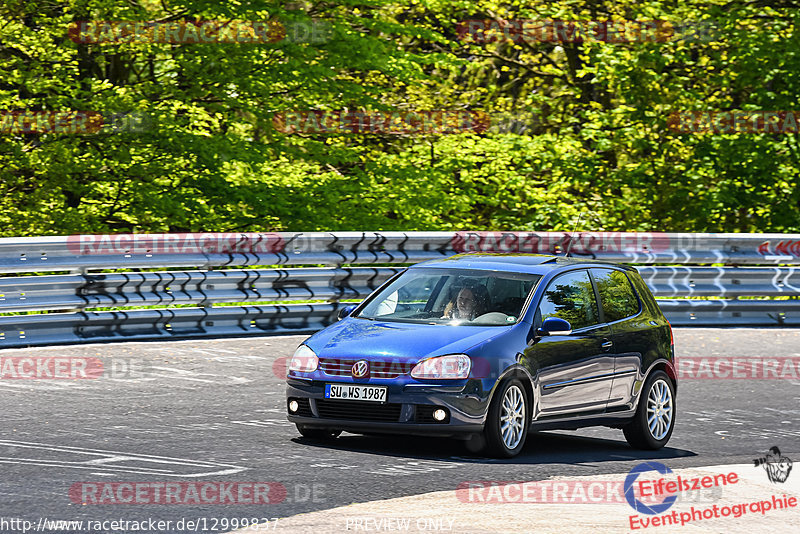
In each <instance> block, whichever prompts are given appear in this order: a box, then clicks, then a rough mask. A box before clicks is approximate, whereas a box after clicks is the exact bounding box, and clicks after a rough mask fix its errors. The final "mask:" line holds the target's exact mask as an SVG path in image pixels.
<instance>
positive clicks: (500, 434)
mask: <svg viewBox="0 0 800 534" xmlns="http://www.w3.org/2000/svg"><path fill="white" fill-rule="evenodd" d="M530 417H531V409H530V401H529V400H528V396H527V394H526V393H525V387H524V386H523V385H522V382H521V381H520V380H519V379H518V378H512V379H510V380H504V381H503V382H501V383H500V385H499V386H498V387H497V392H496V393H495V395H494V398H493V399H492V403H491V405H490V406H489V413H488V415H487V417H486V425H485V427H484V434H485V438H486V447H485V453H486V454H487V455H488V456H491V457H494V458H513V457H514V456H516V455H517V454H519V453H520V452H521V451H522V448H523V447H524V446H525V438H526V437H527V436H528V427H529V423H530Z"/></svg>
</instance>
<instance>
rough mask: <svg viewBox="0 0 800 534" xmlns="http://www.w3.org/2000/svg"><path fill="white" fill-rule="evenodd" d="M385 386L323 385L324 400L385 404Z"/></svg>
mask: <svg viewBox="0 0 800 534" xmlns="http://www.w3.org/2000/svg"><path fill="white" fill-rule="evenodd" d="M387 390H388V388H387V387H385V386H359V385H353V384H325V398H326V399H346V400H360V401H369V402H386V392H387Z"/></svg>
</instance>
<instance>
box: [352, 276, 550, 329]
mask: <svg viewBox="0 0 800 534" xmlns="http://www.w3.org/2000/svg"><path fill="white" fill-rule="evenodd" d="M540 278H541V276H539V275H536V274H525V273H505V272H496V271H481V270H467V269H437V268H431V269H426V268H416V269H409V270H407V271H406V272H405V273H403V274H402V275H401V276H400V277H399V278H398V279H397V280H395V281H394V282H392V283H391V284H390V285H389V286H387V287H386V288H384V289H383V291H381V292H380V293H379V294H377V295H375V296H374V297H373V298H372V299H371V300H370V301H369V302H368V303H367V305H366V306H365V307H364V309H362V310H361V311H360V312H359V313H358V314H356V315H355V317H360V318H362V319H377V320H381V321H397V322H409V323H428V324H454V325H481V326H504V325H510V324H513V323H516V322H517V321H518V320H519V317H520V314H521V312H522V307H523V306H524V304H525V300H526V299H527V297H528V294H529V293H530V292H531V290H532V289H533V287H534V286H535V285H536V282H538V281H539V279H540Z"/></svg>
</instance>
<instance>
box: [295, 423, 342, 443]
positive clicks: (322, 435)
mask: <svg viewBox="0 0 800 534" xmlns="http://www.w3.org/2000/svg"><path fill="white" fill-rule="evenodd" d="M295 426H296V427H297V431H298V432H300V435H301V436H303V437H304V438H308V439H316V440H329V439H335V438H337V437H339V434H341V433H342V431H341V430H328V429H326V428H310V427H307V426H303V425H300V424H297V423H295Z"/></svg>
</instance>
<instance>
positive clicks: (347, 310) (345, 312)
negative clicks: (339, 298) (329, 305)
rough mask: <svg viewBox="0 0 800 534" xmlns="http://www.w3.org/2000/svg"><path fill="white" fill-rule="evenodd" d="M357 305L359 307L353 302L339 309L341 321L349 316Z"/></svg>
mask: <svg viewBox="0 0 800 534" xmlns="http://www.w3.org/2000/svg"><path fill="white" fill-rule="evenodd" d="M357 307H358V304H351V305H349V306H345V307H344V308H342V309H340V310H339V320H340V321H341V320H342V319H344V318H345V317H348V316H349V315H350V314H351V313H353V310H355V309H356V308H357Z"/></svg>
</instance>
